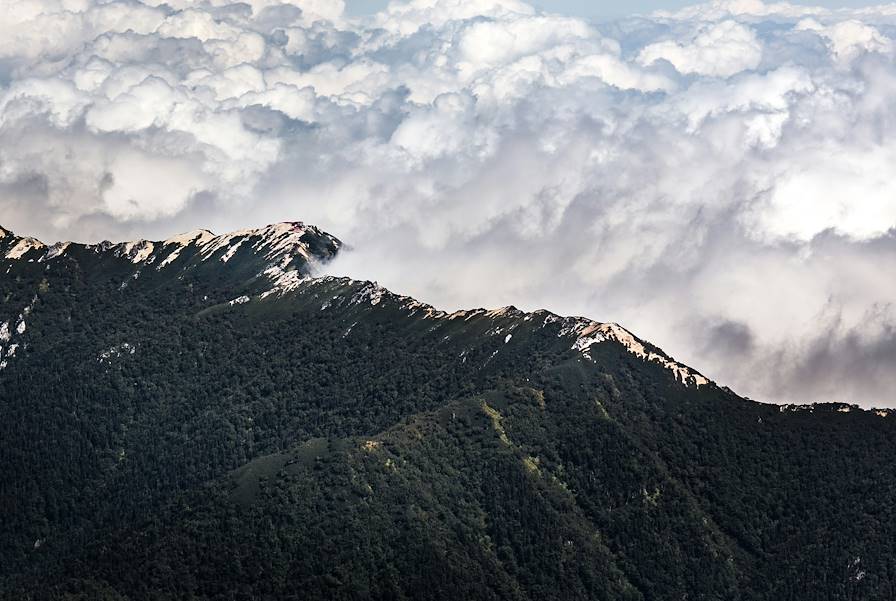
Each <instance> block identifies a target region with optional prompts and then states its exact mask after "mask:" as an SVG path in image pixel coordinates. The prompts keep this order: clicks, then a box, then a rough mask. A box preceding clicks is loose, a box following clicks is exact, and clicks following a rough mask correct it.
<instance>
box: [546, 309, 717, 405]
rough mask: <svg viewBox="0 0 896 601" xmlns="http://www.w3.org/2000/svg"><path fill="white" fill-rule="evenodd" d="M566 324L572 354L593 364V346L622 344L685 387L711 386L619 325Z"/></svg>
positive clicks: (568, 321) (563, 331) (581, 321)
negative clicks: (663, 368) (672, 376)
mask: <svg viewBox="0 0 896 601" xmlns="http://www.w3.org/2000/svg"><path fill="white" fill-rule="evenodd" d="M564 321H565V323H564V325H563V327H561V328H560V332H559V336H561V337H567V336H575V341H574V342H573V344H572V347H571V350H574V351H578V352H580V353H582V355H584V356H585V357H587V358H588V359H591V360H593V357H592V356H591V353H590V350H591V347H592V346H593V345H595V344H599V343H601V342H606V341H613V342H616V343H618V344H621V345H622V346H623V347H624V348H625V349H626V350H627V351H628V352H630V353H631V354H633V355H635V356H637V357H640V358H641V359H644V360H645V361H649V362H651V363H658V364H660V365H662V366H663V367H665V368H666V369H668V370H669V371H671V372H672V374H673V375H674V376H675V379H676V380H677V381H679V382H681V383H682V384H684V385H685V386H695V387H697V388H699V387H700V386H705V385H707V384H711V381H710V380H709V378H706V377H705V376H703V375H702V374H700V373H699V372H697V371H695V370H693V369H691V368H690V367H688V366H687V365H683V364H681V363H678V362H677V361H675V360H674V359H672V358H671V357H669V356H667V355H665V354H664V353H661V352H656V351H653V350H649V349H648V348H647V347H646V346H645V345H644V343H643V342H642V341H641V340H639V339H638V338H637V337H636V336H635V335H634V334H632V333H631V332H629V331H628V330H626V329H625V328H623V327H622V326H620V325H619V324H616V323H599V322H596V321H591V320H588V319H584V318H566V320H564ZM551 322H552V321H551V320H549V318H545V325H548V323H551Z"/></svg>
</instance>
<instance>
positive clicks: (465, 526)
mask: <svg viewBox="0 0 896 601" xmlns="http://www.w3.org/2000/svg"><path fill="white" fill-rule="evenodd" d="M287 229H288V227H287ZM290 231H292V230H290ZM275 234H276V232H271V234H270V236H268V237H266V236H265V235H263V234H262V235H251V234H247V233H241V234H239V235H237V236H231V237H230V238H226V242H223V243H215V242H213V241H212V239H205V238H207V237H208V235H204V234H203V233H202V231H197V232H192V233H188V234H186V235H183V236H180V237H177V238H178V241H177V243H176V244H172V245H162V247H161V248H158V247H157V246H156V245H155V244H154V245H153V248H152V249H151V250H150V251H149V252H147V248H148V247H147V246H146V245H143V244H141V243H140V242H139V241H136V242H134V243H121V244H117V245H116V244H111V243H110V244H107V245H102V244H101V245H90V246H88V245H77V244H76V245H69V246H66V247H64V248H63V249H62V251H61V252H59V254H57V255H55V256H53V257H50V258H47V259H46V260H41V259H43V258H44V257H46V256H47V255H48V254H49V248H47V247H45V248H39V249H35V248H29V250H27V251H25V252H23V253H22V254H21V256H15V257H14V258H6V256H5V255H6V254H7V253H9V252H10V251H11V249H13V248H15V247H16V246H18V245H20V244H21V239H20V238H18V237H15V238H13V237H12V236H10V235H6V234H4V236H3V237H2V238H0V326H2V327H0V338H2V340H0V346H2V347H3V348H2V351H0V354H2V355H3V356H2V360H3V361H6V362H7V363H6V365H4V366H3V369H2V370H0V412H2V414H3V415H4V420H0V439H2V440H3V441H4V444H3V445H0V464H2V465H3V466H4V470H5V471H4V475H5V477H4V478H2V479H0V514H2V515H4V516H5V517H6V519H5V520H2V521H0V560H2V561H0V598H10V599H57V598H58V599H72V598H75V599H110V600H111V599H115V600H116V601H120V600H121V599H128V600H138V599H140V600H142V599H180V598H192V599H209V600H211V599H220V598H225V599H258V598H264V599H271V600H273V599H294V598H296V594H297V593H296V591H301V594H302V596H303V598H306V599H318V598H319V599H328V598H358V599H361V598H364V599H383V600H386V599H390V600H394V599H446V600H447V599H453V598H457V597H458V591H460V592H461V593H462V594H461V595H460V596H462V597H464V598H470V599H514V600H520V601H525V600H530V599H531V600H533V601H534V600H535V599H558V600H559V599H606V600H608V601H609V600H617V599H618V600H626V601H644V600H647V599H663V600H664V599H669V600H670V601H671V600H672V599H681V598H683V596H684V595H688V596H689V597H690V598H702V599H726V600H734V601H764V600H772V599H774V600H775V601H782V600H788V599H793V600H795V601H796V600H799V601H821V600H825V601H827V600H829V599H836V600H841V599H842V600H843V601H854V600H857V599H862V600H863V601H864V600H876V599H880V600H882V601H883V600H888V599H891V598H892V594H891V593H892V591H893V590H894V587H896V575H894V574H892V573H891V572H892V566H893V565H896V546H894V543H893V541H896V523H894V521H893V520H892V519H891V518H890V517H889V516H890V511H889V507H890V506H891V500H892V496H893V494H896V473H894V470H893V466H894V465H896V448H894V446H893V445H892V444H891V442H892V439H893V436H896V429H894V428H896V422H894V421H893V420H892V419H891V418H890V417H889V415H890V414H889V412H883V411H882V412H881V413H871V412H866V411H858V410H855V409H854V408H852V407H850V406H848V405H843V404H819V405H815V406H807V407H791V406H781V407H778V406H775V405H769V404H762V403H756V402H752V401H749V400H747V399H743V398H741V397H738V396H737V395H736V394H734V393H732V392H731V391H729V390H727V389H725V388H721V387H719V386H717V385H716V384H715V383H713V382H710V381H706V382H704V381H702V380H698V378H697V376H698V375H699V372H694V371H691V370H690V369H689V368H687V367H686V366H682V365H680V364H678V363H675V362H674V361H672V359H670V358H669V357H667V356H666V355H665V354H664V353H662V351H660V350H659V349H658V348H657V347H654V346H653V345H651V344H650V343H649V342H646V341H643V340H641V339H639V338H637V337H636V336H634V335H633V334H631V333H630V332H628V331H627V330H625V329H624V328H622V327H621V326H618V324H606V323H600V322H595V321H592V320H589V319H586V318H577V317H560V316H557V315H555V314H553V313H551V312H549V311H544V310H542V311H535V312H530V313H527V312H523V311H520V310H518V309H516V308H514V307H504V308H501V309H492V310H486V309H473V310H464V311H456V312H452V313H448V312H445V311H439V310H437V309H435V308H433V307H432V306H430V305H427V304H425V303H422V302H419V301H416V300H414V299H412V298H410V297H406V296H401V295H399V294H395V293H392V292H390V291H388V290H386V289H385V288H383V287H382V286H379V285H378V284H376V283H374V282H369V281H359V280H352V279H350V278H344V277H335V276H321V275H320V271H319V268H320V267H323V266H325V264H326V260H328V259H329V258H330V257H332V256H333V255H334V254H335V253H336V252H338V245H337V243H336V242H335V241H334V240H335V238H333V237H332V236H330V235H329V234H325V233H323V232H320V231H319V230H316V231H311V232H310V233H309V230H307V229H306V230H305V231H304V232H303V233H302V234H301V235H300V236H299V238H298V241H297V242H295V243H294V242H284V240H286V239H288V238H290V236H291V235H297V232H295V231H293V232H292V234H289V233H288V232H287V233H286V234H284V235H283V236H282V239H281V238H277V237H276V235H275ZM224 236H225V237H226V236H227V235H224ZM197 239H201V240H200V242H198V243H194V241H195V240H197ZM277 240H280V242H281V243H283V244H284V246H278V242H277ZM297 244H298V245H300V246H296V245H297ZM31 245H32V243H29V246H31ZM213 245H214V246H213ZM256 247H257V248H256ZM296 248H299V249H300V250H301V251H303V252H297V253H296V254H293V252H294V250H295V249H296ZM178 249H180V253H179V255H178V256H177V257H175V259H174V260H172V262H171V263H170V264H169V265H167V266H165V267H163V268H162V269H157V267H158V266H159V264H160V263H161V262H162V261H164V260H165V259H167V258H168V257H169V256H170V255H171V253H173V252H175V251H176V250H178ZM203 249H206V252H205V253H203ZM284 249H285V251H284ZM271 252H273V253H274V254H272V255H271V257H270V258H268V254H270V253H271ZM283 252H285V254H283ZM228 253H230V254H229V255H228ZM14 255H18V252H17V253H14ZM224 257H227V259H226V260H224ZM135 258H136V259H138V260H137V261H136V262H134V259H135ZM272 265H273V266H274V267H278V268H279V269H280V270H281V271H275V272H269V273H266V272H268V270H270V269H271V267H272ZM284 265H285V267H284ZM315 276H317V277H315ZM10 353H11V354H10ZM700 377H701V378H702V376H700Z"/></svg>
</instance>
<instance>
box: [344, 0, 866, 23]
mask: <svg viewBox="0 0 896 601" xmlns="http://www.w3.org/2000/svg"><path fill="white" fill-rule="evenodd" d="M388 4H389V1H388V0H346V2H345V9H346V13H348V14H350V15H370V14H373V13H376V12H378V11H380V10H382V9H384V8H385V7H386V6H387V5H388ZM530 4H532V5H533V6H536V7H538V8H540V9H542V10H544V11H547V12H552V13H559V14H563V15H570V16H576V17H584V18H587V19H608V18H619V17H624V16H628V15H635V14H642V15H643V14H648V13H652V12H655V11H659V10H679V9H682V8H684V7H686V6H689V5H692V4H694V3H693V2H689V1H688V0H676V1H670V0H626V1H625V2H620V1H616V2H607V1H605V0H599V1H595V0H539V1H536V2H530ZM793 4H797V5H803V6H821V7H825V8H834V9H836V8H844V7H849V8H860V7H866V6H873V5H875V4H879V3H877V2H867V1H862V0H815V1H813V0H803V1H802V2H794V3H793Z"/></svg>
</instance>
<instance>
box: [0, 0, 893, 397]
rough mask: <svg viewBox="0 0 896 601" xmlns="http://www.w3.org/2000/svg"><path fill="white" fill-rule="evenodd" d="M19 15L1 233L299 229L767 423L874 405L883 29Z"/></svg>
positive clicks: (846, 14) (164, 8)
mask: <svg viewBox="0 0 896 601" xmlns="http://www.w3.org/2000/svg"><path fill="white" fill-rule="evenodd" d="M343 8H344V6H343V4H342V2H334V1H332V0H283V1H280V0H251V1H249V2H236V0H204V1H202V2H196V1H192V0H190V1H187V0H168V1H167V2H162V1H161V0H142V1H139V0H127V1H125V0H20V1H19V2H16V3H13V4H12V5H10V7H8V8H7V10H6V11H5V14H4V19H2V20H0V222H2V223H3V225H4V226H7V227H12V228H13V229H15V230H18V231H21V232H23V233H28V234H35V235H40V236H42V237H44V238H47V239H51V240H52V239H61V238H76V239H96V238H100V237H110V238H127V237H133V236H137V235H139V236H164V235H168V234H171V233H173V232H175V231H178V230H187V229H192V228H195V227H213V228H217V229H227V228H237V227H245V226H247V225H255V224H260V223H261V222H265V221H275V220H282V219H296V218H298V219H305V220H307V221H310V222H315V223H318V224H319V225H321V226H323V227H325V228H327V229H329V230H330V231H332V232H333V233H334V234H336V235H338V236H340V237H342V238H343V239H345V240H346V241H348V242H350V243H351V245H352V246H353V248H354V249H355V250H354V251H353V252H349V253H346V254H345V256H344V257H343V258H342V259H340V260H339V261H337V263H336V264H335V265H334V266H333V269H334V270H336V271H338V272H340V273H346V274H349V275H353V276H358V277H364V278H376V279H379V280H380V281H381V282H382V283H384V284H386V285H388V286H390V287H392V288H394V289H396V290H399V291H402V292H405V293H410V294H414V295H416V296H418V297H421V298H422V299H424V300H427V301H430V302H433V303H436V304H439V305H442V306H445V307H446V308H448V307H454V306H470V305H503V304H511V303H513V304H516V305H519V306H522V307H524V308H535V307H538V306H547V307H548V308H551V309H554V310H557V311H561V312H566V313H579V314H587V315H589V316H591V317H593V318H595V319H602V320H608V321H610V320H612V321H619V322H622V323H624V324H625V325H626V326H628V327H630V328H632V329H634V330H635V331H637V332H639V333H640V334H641V335H643V336H644V337H646V338H648V339H650V340H652V341H654V342H656V343H657V344H660V345H662V346H663V347H664V348H665V349H666V350H667V351H669V352H670V353H672V354H673V355H675V356H676V357H677V358H679V359H681V360H684V361H685V362H688V363H690V364H692V365H694V366H695V367H697V368H698V369H701V370H703V371H705V372H706V373H707V375H709V376H711V377H713V378H715V379H717V380H718V381H720V382H722V383H725V384H729V385H731V386H732V387H733V388H735V389H736V390H738V391H740V392H743V393H745V394H750V395H752V396H755V397H758V398H764V399H769V400H803V401H810V400H831V399H837V400H847V401H857V402H862V403H864V404H892V405H896V393H894V391H896V371H894V370H893V369H892V366H893V365H894V364H896V307H894V304H893V302H894V301H893V299H896V283H894V282H896V278H893V277H891V274H893V273H896V229H894V228H896V185H894V183H893V182H892V177H891V172H892V165H893V164H894V160H896V142H894V140H896V136H894V134H896V106H894V105H893V103H892V98H893V97H896V65H894V46H893V38H894V37H896V10H893V9H892V7H877V8H871V9H863V10H827V9H820V8H812V7H797V6H793V5H789V4H785V3H777V4H765V3H763V2H760V1H759V0H733V1H717V2H712V3H709V4H702V5H697V6H693V7H690V8H687V9H684V10H681V11H678V12H675V13H657V14H655V15H653V16H650V17H640V18H637V19H630V20H623V21H619V22H614V23H607V24H603V25H600V26H597V25H594V24H590V23H586V22H584V21H582V20H578V19H573V18H569V17H564V16H559V15H551V14H546V13H543V12H540V11H538V10H536V9H534V8H532V7H531V6H529V5H527V4H525V3H523V2H520V1H518V0H408V1H395V2H393V3H392V4H390V5H389V7H388V8H387V9H386V10H384V11H383V12H381V13H379V14H377V15H374V16H371V17H367V18H364V19H352V18H349V17H347V16H346V15H345V14H344V13H343Z"/></svg>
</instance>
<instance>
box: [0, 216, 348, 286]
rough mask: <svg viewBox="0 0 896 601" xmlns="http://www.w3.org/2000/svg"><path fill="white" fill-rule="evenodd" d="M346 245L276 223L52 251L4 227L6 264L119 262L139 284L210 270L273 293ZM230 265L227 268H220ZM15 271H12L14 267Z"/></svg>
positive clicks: (299, 225) (306, 228)
mask: <svg viewBox="0 0 896 601" xmlns="http://www.w3.org/2000/svg"><path fill="white" fill-rule="evenodd" d="M341 245H342V243H341V242H340V241H339V240H338V239H337V238H335V237H334V236H331V235H330V234H328V233H326V232H324V231H322V230H321V229H319V228H317V227H315V226H312V225H306V224H305V223H303V222H301V221H287V222H280V223H273V224H270V225H267V226H264V227H260V228H251V229H243V230H237V231H234V232H229V233H226V234H220V235H218V234H215V233H213V232H211V231H209V230H207V229H197V230H192V231H189V232H185V233H182V234H177V235H175V236H172V237H170V238H167V239H165V240H143V239H140V240H131V241H126V242H110V241H108V240H105V241H103V242H99V243H94V244H79V243H74V242H58V243H56V244H53V245H51V246H47V245H46V244H44V243H43V242H41V241H39V240H37V239H35V238H23V237H19V236H16V235H14V234H13V233H12V232H10V231H9V230H6V229H4V228H0V260H2V259H5V260H8V261H14V262H17V263H18V264H27V263H47V262H55V261H63V260H66V259H69V260H75V261H78V262H79V263H81V264H82V267H83V265H84V264H86V263H90V262H91V261H95V260H96V258H97V257H99V258H109V257H114V258H115V259H117V260H119V261H122V260H123V261H126V263H125V265H126V266H127V265H130V267H128V269H130V270H132V271H133V273H132V276H131V277H133V279H137V278H138V277H141V274H142V276H143V277H144V278H145V277H146V276H147V275H148V274H151V273H154V274H156V275H157V276H158V277H164V276H165V275H176V276H177V277H178V278H179V277H181V276H182V275H183V274H184V273H186V272H193V273H198V272H199V271H203V272H208V271H209V270H211V271H213V272H216V273H218V274H219V275H222V274H223V277H225V278H226V279H228V280H231V281H232V280H234V278H239V279H241V281H244V282H247V283H248V282H249V281H256V282H258V283H259V284H260V286H253V287H254V288H263V289H266V288H270V287H271V286H272V285H273V286H275V287H276V286H283V285H287V284H289V283H291V282H293V281H298V280H301V279H302V278H304V277H307V276H308V275H310V274H311V272H312V271H313V270H314V269H315V268H316V266H317V265H318V264H320V263H323V262H326V261H327V260H329V259H331V258H332V257H333V256H334V255H335V254H336V253H337V252H338V250H339V248H340V247H341ZM224 264H226V265H227V269H226V270H221V269H214V267H213V266H218V267H221V266H222V265H224ZM10 268H11V266H10Z"/></svg>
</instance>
